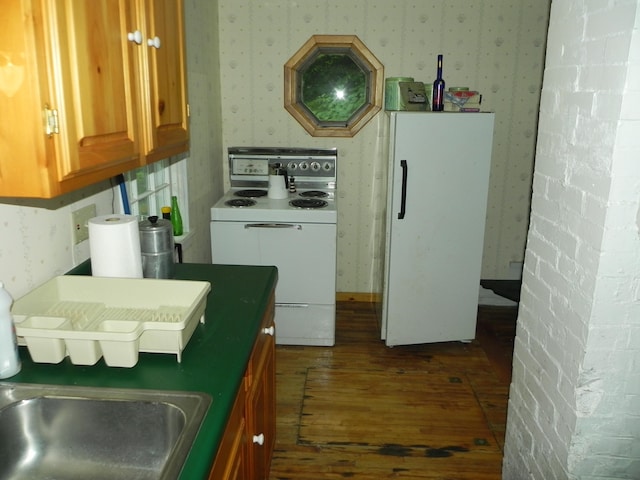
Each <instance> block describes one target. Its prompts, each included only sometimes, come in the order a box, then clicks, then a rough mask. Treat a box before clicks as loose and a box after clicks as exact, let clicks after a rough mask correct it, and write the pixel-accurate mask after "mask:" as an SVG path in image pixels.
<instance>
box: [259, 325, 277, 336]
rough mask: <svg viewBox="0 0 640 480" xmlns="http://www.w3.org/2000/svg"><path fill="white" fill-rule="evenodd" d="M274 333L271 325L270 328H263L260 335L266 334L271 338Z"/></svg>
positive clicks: (274, 330)
mask: <svg viewBox="0 0 640 480" xmlns="http://www.w3.org/2000/svg"><path fill="white" fill-rule="evenodd" d="M275 332H276V329H275V328H273V325H271V326H270V327H264V328H263V329H262V333H266V334H267V335H271V336H272V337H273V334H274V333H275Z"/></svg>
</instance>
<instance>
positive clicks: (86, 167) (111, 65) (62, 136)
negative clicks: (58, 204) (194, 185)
mask: <svg viewBox="0 0 640 480" xmlns="http://www.w3.org/2000/svg"><path fill="white" fill-rule="evenodd" d="M165 7H166V8H168V9H169V11H164V10H163V8H165ZM158 19H162V22H161V27H160V30H163V31H168V35H167V38H169V39H170V40H169V41H167V42H163V43H164V45H162V47H164V46H165V45H166V46H167V47H168V48H167V49H166V50H167V51H168V52H170V53H167V54H163V55H156V54H155V53H149V50H150V49H154V47H150V46H148V45H147V44H146V40H147V38H146V37H147V33H146V31H145V30H148V29H150V28H151V26H152V25H157V24H158V23H159V20H158ZM135 32H140V35H139V37H140V38H142V39H143V40H142V41H141V42H140V44H138V43H137V42H136V38H138V36H136V34H135ZM183 34H184V28H183V16H182V2H180V1H172V2H169V1H166V2H165V1H163V2H157V1H154V0H145V1H143V0H138V1H137V2H133V1H130V0H5V1H3V8H2V9H0V111H1V112H2V115H1V116H0V118H1V119H0V196H3V197H40V198H50V197H55V196H57V195H60V194H63V193H67V192H70V191H72V190H77V189H79V188H81V187H85V186H87V185H91V184H93V183H96V182H98V181H100V180H104V179H108V178H110V177H113V176H115V175H117V174H119V173H122V172H124V171H127V170H130V169H132V168H136V167H138V166H140V165H143V164H145V163H148V162H150V161H155V160H159V159H160V158H165V157H166V156H168V155H172V154H175V153H179V152H180V151H186V150H187V149H188V131H187V128H186V125H187V118H186V111H187V105H186V87H185V83H186V82H185V69H184V55H185V54H184V36H183ZM158 36H159V35H158ZM162 47H161V49H160V50H162ZM160 50H159V51H160ZM156 68H157V69H156ZM167 71H173V72H178V73H174V75H173V77H171V79H170V80H166V81H170V82H173V83H172V85H171V86H169V87H167V86H165V85H164V84H163V83H162V82H164V81H165V78H164V77H165V75H166V74H165V72H167ZM161 77H162V78H163V80H162V81H158V79H159V78H161ZM165 91H169V92H170V94H169V95H167V96H165V93H164V92H165ZM152 104H153V105H160V104H162V105H165V108H164V110H165V112H163V113H160V114H157V115H156V114H155V113H154V110H155V111H158V109H157V108H156V109H154V108H152ZM176 111H179V112H180V113H175V112H176ZM166 112H169V113H166ZM176 124H180V126H181V128H179V129H178V128H176V127H175V125H176ZM174 130H180V131H181V135H180V138H177V137H178V136H177V135H175V134H173V133H171V135H168V134H165V132H173V131H174ZM167 137H170V138H169V139H167ZM147 154H148V155H147Z"/></svg>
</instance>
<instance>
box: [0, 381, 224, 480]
mask: <svg viewBox="0 0 640 480" xmlns="http://www.w3.org/2000/svg"><path fill="white" fill-rule="evenodd" d="M210 404H211V397H209V395H206V394H204V393H197V392H166V391H156V390H130V389H110V388H89V387H86V388H85V387H74V386H58V385H33V384H12V383H0V478H2V479H27V478H29V479H34V478H38V479H56V480H62V479H88V478H91V479H96V480H100V479H105V480H106V479H109V480H115V479H127V480H132V479H170V478H177V477H178V475H179V474H180V470H181V469H182V466H183V465H184V462H185V460H186V458H187V455H188V453H189V450H190V449H191V445H192V444H193V440H194V439H195V436H196V434H197V433H198V429H199V428H200V424H201V422H202V419H203V418H204V416H205V414H206V412H207V409H208V408H209V405H210Z"/></svg>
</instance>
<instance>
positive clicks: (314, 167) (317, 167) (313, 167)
mask: <svg viewBox="0 0 640 480" xmlns="http://www.w3.org/2000/svg"><path fill="white" fill-rule="evenodd" d="M311 170H313V171H314V172H318V171H320V164H319V163H318V162H311Z"/></svg>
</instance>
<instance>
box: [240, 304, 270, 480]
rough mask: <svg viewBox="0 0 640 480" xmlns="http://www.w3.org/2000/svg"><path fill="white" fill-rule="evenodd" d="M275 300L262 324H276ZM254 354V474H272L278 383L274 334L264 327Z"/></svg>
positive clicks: (259, 478) (250, 416) (250, 405)
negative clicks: (274, 314) (276, 382)
mask: <svg viewBox="0 0 640 480" xmlns="http://www.w3.org/2000/svg"><path fill="white" fill-rule="evenodd" d="M272 308H273V304H272V306H271V308H270V311H269V312H268V314H267V316H266V317H265V319H266V322H264V323H263V326H262V328H263V329H264V328H265V327H266V328H270V327H273V310H272ZM260 335H261V337H260V338H259V339H258V340H257V342H256V349H255V350H254V355H253V356H252V357H253V358H252V362H251V363H252V365H251V371H252V374H253V378H252V379H251V388H250V390H249V397H248V398H247V429H248V435H247V436H248V441H249V442H250V447H249V459H248V460H249V472H250V473H251V474H252V475H251V477H250V478H252V479H256V480H263V479H268V478H269V469H270V466H271V455H272V453H273V448H274V446H275V439H276V402H275V395H276V391H275V389H276V385H275V341H274V335H273V334H271V333H267V332H265V331H264V330H261V333H260Z"/></svg>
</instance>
